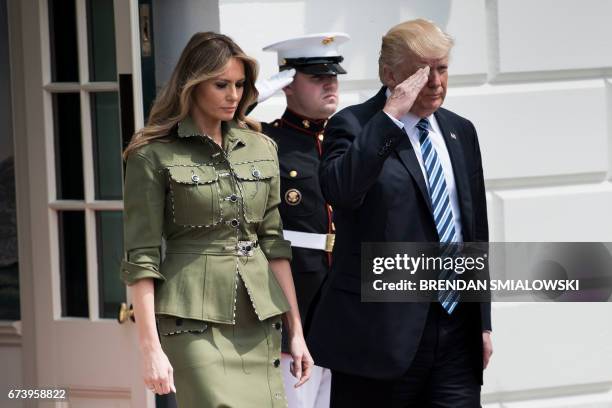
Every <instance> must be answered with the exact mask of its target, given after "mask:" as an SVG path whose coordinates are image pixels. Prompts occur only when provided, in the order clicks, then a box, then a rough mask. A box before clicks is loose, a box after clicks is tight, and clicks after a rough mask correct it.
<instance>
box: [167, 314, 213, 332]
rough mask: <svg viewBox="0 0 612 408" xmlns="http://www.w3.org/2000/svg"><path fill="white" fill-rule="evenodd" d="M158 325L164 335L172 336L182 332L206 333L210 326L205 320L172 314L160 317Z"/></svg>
mask: <svg viewBox="0 0 612 408" xmlns="http://www.w3.org/2000/svg"><path fill="white" fill-rule="evenodd" d="M157 325H158V328H159V333H160V334H161V335H162V336H172V335H174V334H180V333H204V332H205V331H206V329H207V328H208V324H207V323H206V322H205V321H203V320H195V319H183V318H181V317H172V316H167V317H160V318H158V321H157Z"/></svg>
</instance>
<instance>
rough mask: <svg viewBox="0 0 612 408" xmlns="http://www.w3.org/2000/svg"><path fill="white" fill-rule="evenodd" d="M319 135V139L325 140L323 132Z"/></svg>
mask: <svg viewBox="0 0 612 408" xmlns="http://www.w3.org/2000/svg"><path fill="white" fill-rule="evenodd" d="M318 137H319V140H320V141H321V142H322V141H323V133H320V134H319V136H318Z"/></svg>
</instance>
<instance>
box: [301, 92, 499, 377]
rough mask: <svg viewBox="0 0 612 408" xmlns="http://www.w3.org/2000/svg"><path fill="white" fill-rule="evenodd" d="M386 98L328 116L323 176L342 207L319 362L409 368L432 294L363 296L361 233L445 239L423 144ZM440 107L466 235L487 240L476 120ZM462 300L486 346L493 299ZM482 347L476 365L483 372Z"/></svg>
mask: <svg viewBox="0 0 612 408" xmlns="http://www.w3.org/2000/svg"><path fill="white" fill-rule="evenodd" d="M385 102H386V97H385V88H384V87H383V88H382V89H381V90H380V92H378V94H376V96H374V97H373V98H371V99H369V100H368V101H366V102H364V103H362V104H359V105H354V106H350V107H348V108H346V109H343V110H342V111H340V112H338V113H337V114H336V115H334V116H333V117H332V118H331V119H330V121H329V123H328V124H327V127H326V130H325V140H324V144H323V156H322V160H321V164H320V167H319V180H320V183H321V189H322V191H323V195H324V197H325V199H326V200H327V202H328V203H330V204H331V205H332V206H333V209H334V222H335V226H336V242H335V247H334V252H333V264H332V270H331V272H330V275H329V276H328V279H327V280H326V282H325V285H324V286H323V288H322V291H321V293H320V299H319V301H318V302H317V305H316V307H315V308H314V309H313V310H312V311H311V316H310V319H309V324H308V326H309V327H308V345H309V348H310V351H311V353H312V355H313V357H314V359H315V363H316V364H317V365H320V366H323V367H329V368H332V369H335V370H338V371H342V372H345V373H349V374H355V375H360V376H365V377H371V378H394V377H398V376H400V375H402V374H403V373H405V372H406V370H407V369H408V367H409V366H410V363H411V361H412V359H413V357H414V354H415V352H416V350H417V348H418V344H419V340H420V338H421V334H422V332H423V327H424V324H425V321H426V318H427V312H428V309H429V303H362V302H361V301H360V273H361V272H360V271H361V269H360V268H361V266H360V261H361V258H360V256H361V255H360V251H361V243H362V242H385V241H389V242H438V241H439V237H438V233H437V230H436V226H435V222H434V219H433V215H432V209H431V203H430V198H429V194H428V192H427V186H426V181H425V178H424V176H423V173H422V171H421V168H420V166H419V163H418V160H417V158H416V155H415V152H414V150H413V148H412V145H411V143H410V140H409V138H408V135H407V134H406V133H405V132H404V131H403V130H402V129H400V128H399V127H398V126H397V125H396V124H395V123H394V122H393V121H392V120H391V119H390V118H389V117H388V116H387V115H386V114H385V113H384V112H383V111H382V109H383V107H384V105H385ZM435 117H436V120H437V122H438V124H439V126H440V129H441V130H442V133H443V136H444V140H445V142H446V146H447V148H448V152H449V155H450V159H451V163H452V166H453V172H454V176H455V183H456V186H457V193H458V199H459V207H460V211H461V223H462V231H463V240H464V242H470V241H481V242H486V241H488V239H489V235H488V226H487V209H486V200H485V187H484V178H483V171H482V162H481V157H480V148H479V145H478V139H477V136H476V130H475V128H474V125H472V123H471V122H470V121H469V120H467V119H465V118H462V117H460V116H458V115H456V114H455V113H453V112H450V111H448V110H446V109H443V108H440V109H438V110H437V111H436V112H435ZM451 133H452V134H453V135H454V137H452V136H451ZM462 307H467V308H469V310H470V312H469V316H470V318H469V322H468V324H469V325H470V329H469V336H470V341H471V342H472V341H473V344H474V345H475V348H480V350H481V349H482V334H481V332H482V330H484V329H488V330H490V329H491V312H490V303H465V304H463V305H462ZM472 338H473V340H472ZM475 355H478V353H475ZM479 355H480V357H479V358H478V359H475V361H474V368H475V372H476V373H477V375H478V376H479V378H480V380H481V381H482V352H480V354H479Z"/></svg>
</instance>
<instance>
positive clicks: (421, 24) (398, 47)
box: [378, 18, 455, 84]
mask: <svg viewBox="0 0 612 408" xmlns="http://www.w3.org/2000/svg"><path fill="white" fill-rule="evenodd" d="M454 43H455V41H454V40H453V38H452V37H451V36H450V35H449V34H447V33H445V32H444V31H442V30H441V29H440V27H438V26H437V25H435V24H434V23H432V22H431V21H429V20H424V19H422V18H419V19H416V20H410V21H405V22H403V23H400V24H398V25H396V26H394V27H392V28H391V29H390V30H389V31H388V32H387V34H385V35H384V36H383V38H382V45H381V47H380V57H379V58H378V77H379V78H380V81H381V82H382V83H383V84H384V83H385V80H384V77H383V66H385V65H386V66H388V67H389V68H391V69H395V68H396V67H398V66H399V65H401V64H406V63H409V62H410V60H411V59H414V58H432V59H438V58H444V57H446V56H448V54H449V52H450V50H451V48H452V47H453V45H454Z"/></svg>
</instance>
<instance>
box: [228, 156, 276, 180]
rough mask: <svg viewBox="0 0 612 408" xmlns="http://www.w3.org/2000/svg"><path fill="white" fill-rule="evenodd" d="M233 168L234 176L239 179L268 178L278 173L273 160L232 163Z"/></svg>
mask: <svg viewBox="0 0 612 408" xmlns="http://www.w3.org/2000/svg"><path fill="white" fill-rule="evenodd" d="M233 168H234V172H235V173H236V176H237V177H238V178H239V179H241V180H263V179H270V178H272V177H274V176H275V175H276V174H277V173H278V168H277V167H276V163H275V162H274V161H273V160H261V161H256V162H252V163H241V164H234V165H233Z"/></svg>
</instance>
